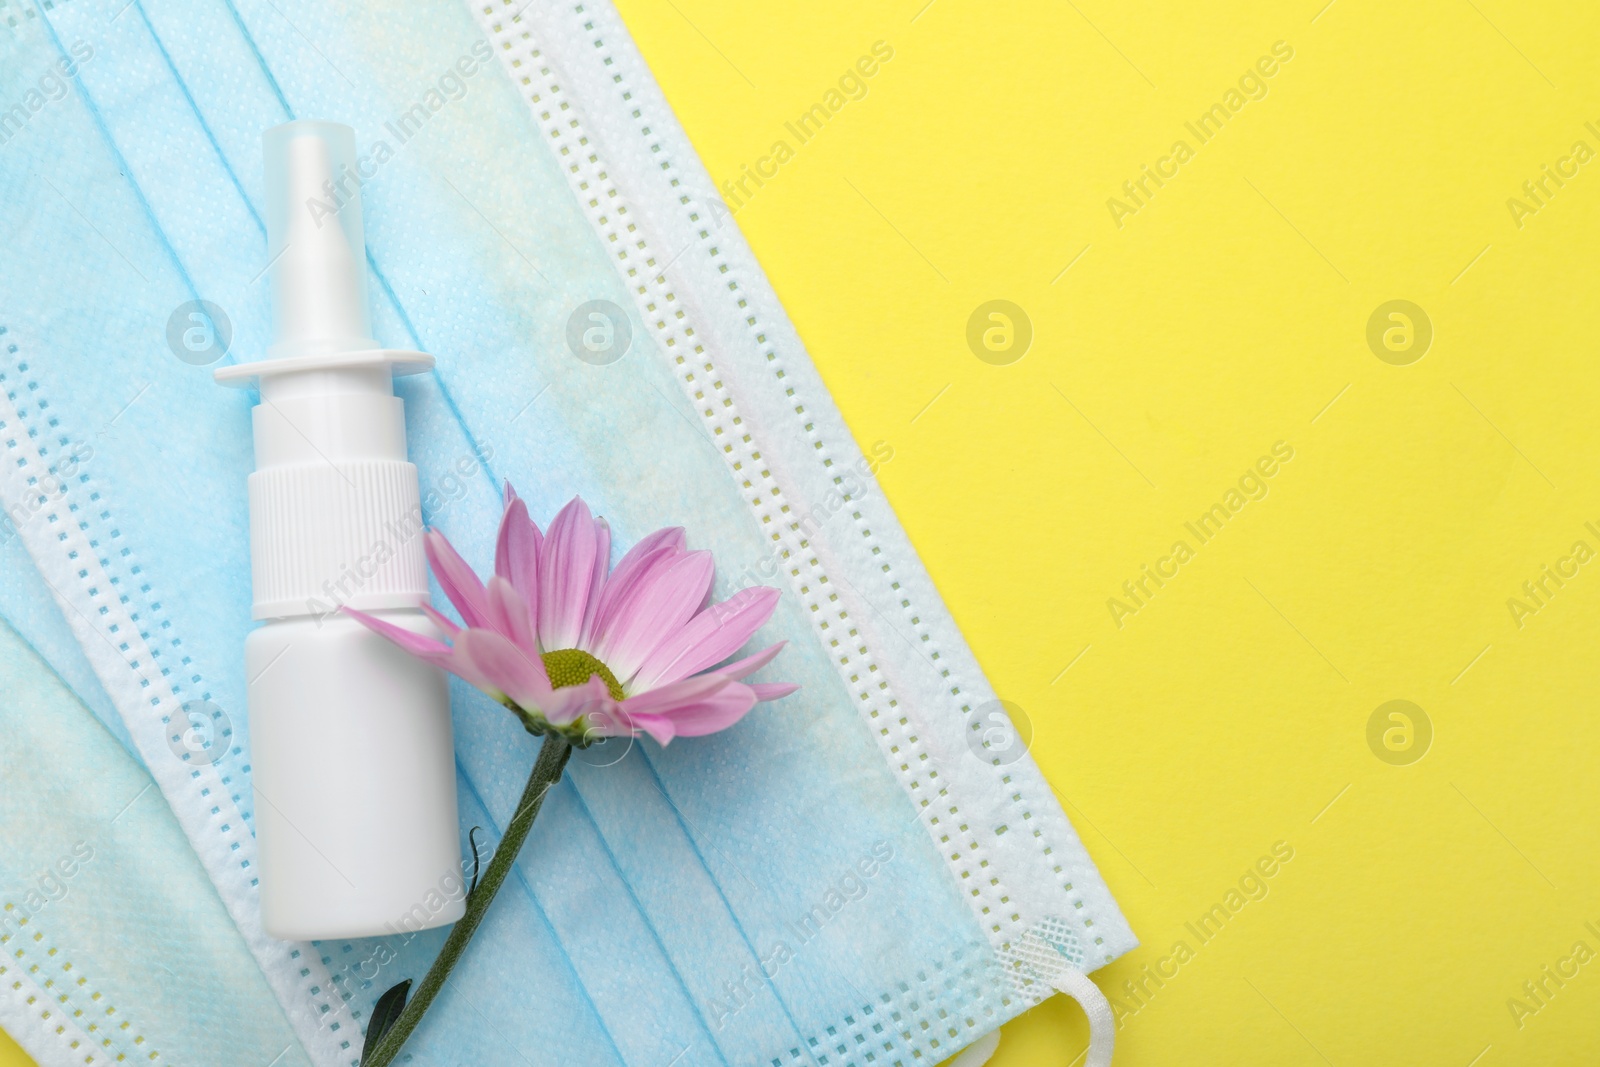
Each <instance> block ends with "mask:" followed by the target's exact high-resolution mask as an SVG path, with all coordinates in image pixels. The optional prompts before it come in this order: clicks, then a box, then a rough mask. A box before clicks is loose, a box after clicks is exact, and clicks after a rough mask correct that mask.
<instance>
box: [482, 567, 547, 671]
mask: <svg viewBox="0 0 1600 1067" xmlns="http://www.w3.org/2000/svg"><path fill="white" fill-rule="evenodd" d="M487 593H488V602H489V618H490V620H491V622H492V623H493V625H494V629H495V631H496V632H497V633H500V634H503V635H504V636H505V637H506V638H507V639H508V640H510V642H511V643H512V644H514V645H516V646H517V647H518V648H519V649H521V650H522V653H523V655H525V656H528V657H529V658H531V659H538V656H539V644H538V640H537V638H536V637H535V635H534V632H533V614H532V612H530V611H529V610H528V605H527V604H526V603H525V602H524V601H523V599H522V597H521V596H520V595H519V594H518V593H517V591H516V590H515V589H513V588H512V587H511V583H510V582H508V581H506V580H505V579H504V578H502V577H500V576H499V575H498V574H497V575H495V576H494V577H493V578H490V579H489V586H488V589H487ZM540 662H541V663H542V662H543V661H542V660H541V661H540Z"/></svg>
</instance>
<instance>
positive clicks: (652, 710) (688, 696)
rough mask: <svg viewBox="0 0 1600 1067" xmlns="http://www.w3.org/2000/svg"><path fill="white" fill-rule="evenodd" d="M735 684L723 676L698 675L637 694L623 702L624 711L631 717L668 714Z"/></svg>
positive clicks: (714, 674)
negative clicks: (680, 706)
mask: <svg viewBox="0 0 1600 1067" xmlns="http://www.w3.org/2000/svg"><path fill="white" fill-rule="evenodd" d="M733 684H735V683H734V681H733V680H732V679H731V678H726V677H724V676H723V675H721V674H716V673H713V674H698V675H695V676H694V677H693V678H685V679H683V680H682V681H680V682H673V683H672V684H671V685H664V686H662V687H661V688H660V689H652V690H650V691H649V692H648V693H637V694H635V695H634V696H631V697H628V698H627V699H626V700H624V701H623V702H622V710H623V711H625V712H627V713H628V714H629V715H658V714H668V713H670V712H671V710H672V709H673V708H675V707H678V706H679V705H682V704H689V703H693V702H694V701H696V700H702V699H704V698H705V697H708V696H710V695H711V694H713V693H715V692H717V691H718V690H721V689H724V688H726V687H727V686H729V685H733Z"/></svg>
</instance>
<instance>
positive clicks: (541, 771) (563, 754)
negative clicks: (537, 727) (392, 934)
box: [362, 731, 572, 1067]
mask: <svg viewBox="0 0 1600 1067" xmlns="http://www.w3.org/2000/svg"><path fill="white" fill-rule="evenodd" d="M570 755H572V746H571V745H570V744H568V743H567V740H566V738H564V737H562V736H561V735H560V734H558V733H555V732H554V731H551V732H550V733H547V734H545V737H544V747H542V748H541V749H539V758H538V760H537V761H535V762H534V765H533V773H532V774H530V775H528V784H527V786H526V787H525V788H524V789H523V790H522V799H521V800H520V801H518V802H517V811H516V814H515V815H513V816H512V817H511V821H510V822H509V823H508V824H507V825H506V832H505V836H504V837H503V838H501V840H500V847H499V848H498V849H497V850H496V851H495V854H494V857H493V858H492V859H490V860H489V866H488V868H487V869H486V870H485V871H484V872H483V878H482V880H481V881H479V883H478V887H477V888H476V889H475V890H473V891H472V894H471V895H470V896H469V897H468V898H467V911H466V914H465V915H463V916H461V918H460V919H459V920H458V921H457V922H456V925H455V929H454V930H451V931H450V937H449V938H448V939H447V940H446V941H445V943H444V948H443V949H441V950H440V952H439V958H438V959H436V960H434V961H433V966H432V967H429V968H428V973H427V975H426V976H425V977H424V978H423V979H422V984H421V985H419V986H418V987H417V994H416V996H414V997H412V998H411V1002H410V1003H409V1004H407V1005H406V1007H405V1010H404V1011H402V1012H401V1013H400V1018H398V1019H396V1020H395V1022H394V1026H392V1027H391V1028H390V1029H389V1032H388V1033H386V1034H384V1035H383V1040H382V1041H380V1042H378V1047H377V1048H375V1049H373V1050H372V1055H371V1056H369V1057H367V1059H366V1060H365V1061H364V1062H363V1063H362V1067H387V1064H389V1063H390V1062H391V1061H392V1060H393V1059H394V1058H395V1057H396V1056H398V1055H399V1054H400V1049H401V1047H402V1046H404V1045H405V1043H406V1039H407V1038H409V1037H410V1036H411V1032H412V1031H413V1030H415V1029H416V1028H417V1024H418V1023H420V1022H421V1021H422V1016H423V1015H424V1014H425V1013H426V1012H427V1010H428V1007H429V1006H430V1005H431V1004H432V1003H433V998H434V997H436V996H438V995H439V990H440V989H442V988H444V983H445V980H446V979H447V978H449V977H450V972H451V970H452V969H454V967H455V965H456V963H457V962H458V961H459V960H460V959H461V954H462V953H463V952H465V951H466V949H467V942H469V941H471V940H472V935H473V934H475V933H477V931H478V925H479V924H480V923H482V922H483V917H484V915H485V914H486V913H487V912H488V910H489V905H490V904H491V903H492V902H493V901H494V897H495V894H496V893H498V892H500V886H501V885H502V884H504V882H505V880H506V876H507V875H508V874H510V873H511V865H512V864H514V863H515V862H516V861H517V853H519V852H521V851H522V845H523V842H525V841H527V839H528V831H529V830H531V829H532V828H533V820H534V819H536V818H538V815H539V808H540V807H541V806H542V805H543V804H544V798H545V794H547V793H548V792H549V791H550V790H551V789H552V788H553V787H554V786H555V784H556V783H557V782H559V781H560V780H561V773H562V771H564V770H565V769H566V766H567V757H568V756H570Z"/></svg>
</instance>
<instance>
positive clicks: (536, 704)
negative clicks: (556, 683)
mask: <svg viewBox="0 0 1600 1067" xmlns="http://www.w3.org/2000/svg"><path fill="white" fill-rule="evenodd" d="M456 653H457V659H458V660H460V661H463V662H461V663H460V664H459V665H460V666H464V667H469V668H470V669H471V670H472V671H473V674H474V675H475V676H476V677H469V676H468V675H467V674H465V673H462V677H463V678H467V680H468V681H471V682H473V683H474V684H479V683H478V681H477V679H479V678H481V679H484V680H486V681H488V682H489V683H490V684H491V686H492V687H493V690H494V691H497V692H500V693H504V694H505V695H506V696H508V697H510V698H511V699H512V700H514V701H516V703H517V704H518V705H520V706H521V707H523V708H526V709H528V710H530V711H531V710H533V709H536V708H537V709H543V707H544V706H545V705H546V704H547V703H549V701H550V694H551V689H550V678H549V676H548V675H547V674H545V670H544V664H543V663H542V662H540V661H539V660H538V659H537V658H533V659H529V658H528V657H527V656H526V655H524V654H523V653H522V651H521V650H520V649H518V648H517V646H516V645H513V644H512V643H511V642H510V641H509V640H507V639H506V638H505V637H502V636H501V635H500V634H497V633H495V632H494V631H493V630H463V631H461V633H460V635H459V636H458V637H457V638H456ZM480 688H482V686H481V685H480Z"/></svg>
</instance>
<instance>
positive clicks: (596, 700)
mask: <svg viewBox="0 0 1600 1067" xmlns="http://www.w3.org/2000/svg"><path fill="white" fill-rule="evenodd" d="M616 709H617V702H616V701H615V700H612V699H611V691H610V690H609V689H607V688H606V683H605V680H604V679H603V678H601V677H600V676H599V675H597V674H592V675H590V676H589V680H588V681H586V682H582V683H580V684H578V685H566V686H562V687H561V688H560V689H556V690H553V691H552V692H551V693H550V695H549V696H547V697H546V698H545V700H544V703H542V704H540V705H539V710H540V711H541V712H543V713H544V717H545V718H546V719H548V720H550V722H552V723H554V724H555V725H557V726H567V725H569V724H571V723H573V722H576V721H577V720H578V719H579V718H580V717H582V716H584V715H587V716H589V717H590V718H591V719H592V720H596V721H600V722H612V721H615V719H616V715H617V711H616Z"/></svg>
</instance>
